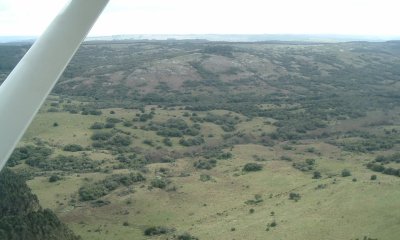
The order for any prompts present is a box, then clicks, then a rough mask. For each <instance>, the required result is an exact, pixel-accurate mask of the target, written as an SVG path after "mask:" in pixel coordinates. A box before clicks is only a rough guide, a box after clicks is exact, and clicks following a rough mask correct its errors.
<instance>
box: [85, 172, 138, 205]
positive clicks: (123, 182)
mask: <svg viewBox="0 0 400 240" xmlns="http://www.w3.org/2000/svg"><path fill="white" fill-rule="evenodd" d="M145 180H146V178H145V177H144V176H143V175H142V174H140V173H130V174H115V175H111V176H109V177H106V178H105V179H104V180H101V181H97V182H94V183H89V184H86V185H84V186H83V187H81V188H80V189H79V199H80V200H81V201H90V200H97V199H98V198H100V197H103V196H105V195H107V194H109V193H110V192H111V191H113V190H115V189H117V188H118V187H120V186H125V187H127V186H130V185H132V184H134V183H136V182H142V181H145Z"/></svg>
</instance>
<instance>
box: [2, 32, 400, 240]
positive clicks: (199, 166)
mask: <svg viewBox="0 0 400 240" xmlns="http://www.w3.org/2000/svg"><path fill="white" fill-rule="evenodd" d="M8 47H9V48H10V49H9V50H6V49H7V48H8ZM26 49H27V46H3V47H2V48H0V60H1V61H0V62H1V64H0V65H1V66H0V81H1V79H2V78H4V76H5V74H7V73H8V72H9V70H10V69H11V67H10V66H11V65H12V64H15V62H16V61H15V60H16V59H17V58H18V57H20V56H21V53H23V52H25V51H26ZM3 50H4V51H3ZM2 51H3V53H7V54H11V55H13V56H7V54H3V55H2ZM399 54H400V44H399V42H396V41H393V42H385V43H378V42H376V43H368V42H349V43H329V44H328V43H318V44H316V43H311V42H308V43H300V42H277V41H274V42H256V43H229V42H223V43H222V42H220V43H214V42H206V41H202V40H194V41H177V40H168V41H129V40H127V41H112V42H85V43H84V44H83V45H82V46H81V48H80V49H79V51H78V52H77V54H76V56H75V57H74V59H73V60H72V61H71V64H70V65H69V66H68V67H67V69H66V71H65V73H64V74H63V76H62V77H61V78H60V80H59V82H58V83H57V85H56V87H55V89H54V91H53V92H52V95H51V96H50V97H49V99H48V100H47V101H46V102H45V103H44V105H43V107H42V109H41V110H40V112H39V114H38V115H37V117H36V118H35V120H34V121H33V123H32V126H31V127H30V128H29V130H28V131H27V133H26V135H25V136H24V138H23V140H22V142H21V143H20V145H19V147H18V148H17V149H16V150H15V152H14V154H13V155H12V157H11V158H10V161H9V162H8V164H7V165H8V166H9V167H11V168H12V169H13V171H15V172H18V173H19V174H20V175H21V176H23V177H24V178H26V179H29V180H28V184H29V186H30V187H31V188H32V191H33V192H34V193H35V194H37V196H38V198H39V199H40V200H41V203H42V204H43V206H45V207H48V208H50V209H52V210H54V212H55V213H57V215H58V216H59V217H60V219H62V220H63V221H64V222H65V223H66V224H67V225H68V226H69V227H70V228H72V229H73V230H74V231H75V232H76V233H78V234H79V235H82V238H83V239H99V240H105V239H114V238H115V239H130V238H131V239H142V238H163V239H164V238H165V239H167V238H168V239H197V237H193V236H192V235H191V234H182V233H184V232H186V231H190V232H191V233H193V234H194V235H196V236H198V237H199V238H200V239H240V238H250V239H288V240H291V239H311V240H312V239H324V238H326V236H327V235H329V236H331V237H332V238H337V239H357V238H359V239H362V237H363V236H366V238H368V236H369V235H367V233H370V232H373V233H374V237H375V236H376V237H377V238H379V239H396V238H397V237H398V235H399V234H400V232H399V231H398V230H397V229H398V227H397V226H398V218H399V214H397V212H396V211H393V209H396V207H397V206H396V203H397V199H399V197H400V190H399V189H398V184H399V181H400V178H398V176H399V169H400V165H399V160H398V159H400V157H399V156H398V154H397V153H396V152H397V151H398V149H399V147H400V135H399V134H398V133H399V131H400V129H399V126H400V108H399V107H398V106H400V98H399V97H398V92H399V90H400V84H399V82H400V77H399V76H400V71H399V69H400V55H399ZM54 123H57V124H56V125H57V126H55V125H54ZM53 125H54V127H52V126H53ZM344 169H345V170H346V169H347V170H346V171H343V170H344ZM253 171H258V172H257V173H252V172H253ZM131 172H135V173H134V174H133V176H137V178H135V177H132V176H131V174H130V173H131ZM139 172H140V176H141V177H138V176H139ZM372 174H374V175H372ZM375 174H376V175H375ZM371 175H372V176H371ZM341 176H347V177H341ZM349 176H351V177H350V178H349ZM294 201H298V203H296V204H295V203H294ZM17 203H18V202H17ZM354 203H357V204H354ZM18 204H19V203H18ZM18 204H17V205H18ZM293 204H295V205H296V206H295V207H293V206H294V205H293ZM332 209H334V211H332ZM271 212H274V214H272V213H271ZM137 219H140V221H137ZM300 219H301V221H300ZM321 219H324V221H320V220H321ZM349 223H350V224H349ZM351 223H357V224H351ZM147 226H149V227H152V226H154V228H153V230H151V231H150V232H152V234H153V233H154V234H155V233H157V232H158V231H159V230H160V229H158V228H157V226H173V227H175V228H176V230H175V231H171V232H169V231H166V232H165V233H163V234H161V235H157V234H155V235H150V236H148V237H146V236H143V234H144V231H145V230H146V227H147ZM309 226H315V227H313V228H309ZM332 226H334V227H332ZM164 228H166V227H164ZM168 229H169V228H168ZM233 229H234V230H233ZM304 229H306V230H307V231H305V230H304ZM266 230H268V231H266ZM160 232H163V231H160ZM288 233H296V234H288ZM151 236H153V237H151ZM360 236H361V238H360ZM1 237H2V236H1ZM1 237H0V238H1ZM6 239H7V238H6ZM43 239H46V238H43Z"/></svg>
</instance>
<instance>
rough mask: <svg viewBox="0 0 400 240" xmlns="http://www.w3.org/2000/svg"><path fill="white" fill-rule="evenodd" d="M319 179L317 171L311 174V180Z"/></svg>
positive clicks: (319, 174)
mask: <svg viewBox="0 0 400 240" xmlns="http://www.w3.org/2000/svg"><path fill="white" fill-rule="evenodd" d="M319 178H321V173H320V172H319V171H315V172H314V173H313V179H319Z"/></svg>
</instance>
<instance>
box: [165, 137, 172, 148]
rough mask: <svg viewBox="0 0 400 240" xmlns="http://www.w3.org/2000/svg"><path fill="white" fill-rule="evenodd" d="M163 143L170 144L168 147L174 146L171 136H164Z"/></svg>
mask: <svg viewBox="0 0 400 240" xmlns="http://www.w3.org/2000/svg"><path fill="white" fill-rule="evenodd" d="M163 143H164V144H165V146H168V147H171V146H172V141H171V139H170V138H164V139H163Z"/></svg>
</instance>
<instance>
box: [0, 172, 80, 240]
mask: <svg viewBox="0 0 400 240" xmlns="http://www.w3.org/2000/svg"><path fill="white" fill-rule="evenodd" d="M0 195H1V198H0V215H1V218H0V239H7V240H23V239H32V240H39V239H49V240H56V239H59V240H78V239H80V238H79V237H77V236H75V235H74V234H73V233H72V232H71V230H69V229H68V228H67V227H66V226H65V225H64V224H63V223H62V222H60V220H59V219H58V218H57V216H56V215H55V214H54V213H53V212H52V211H51V210H49V209H42V207H41V206H40V205H39V201H38V199H37V197H36V195H34V194H32V193H31V190H30V189H29V188H28V186H27V185H26V183H25V180H24V179H23V178H22V177H21V176H18V175H16V174H15V173H13V172H12V171H10V170H9V169H7V168H5V169H3V170H2V171H1V173H0Z"/></svg>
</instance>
